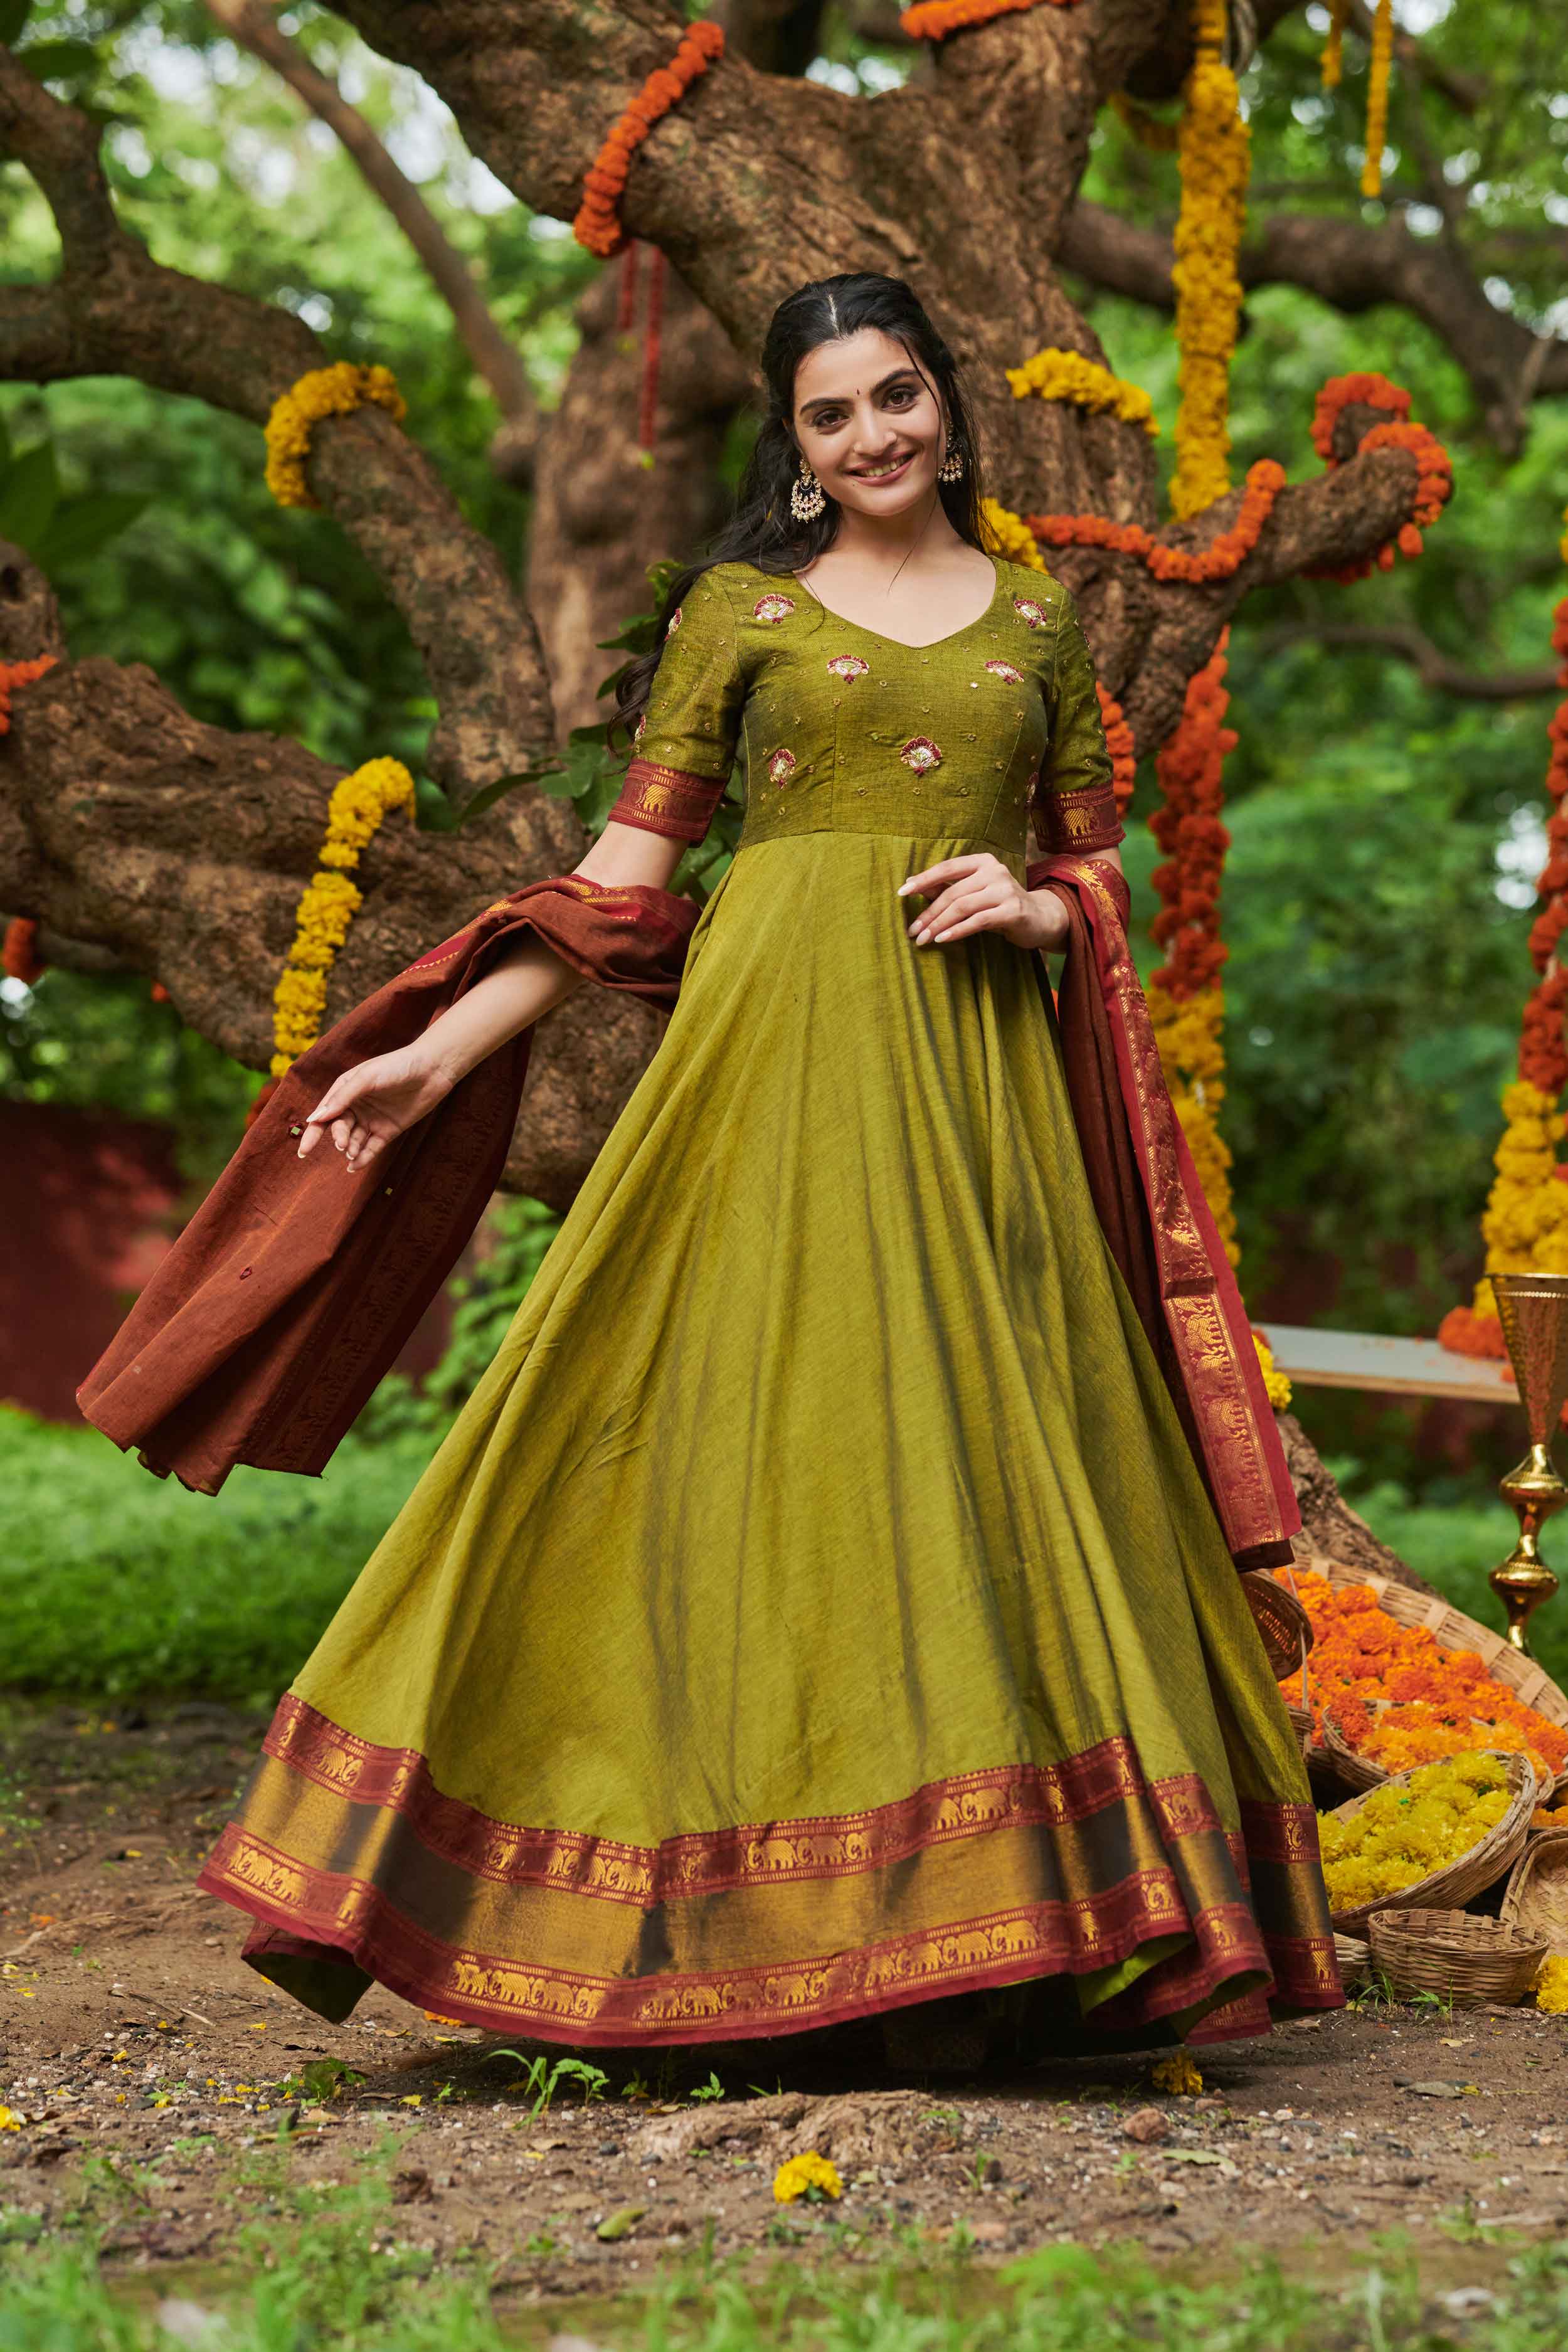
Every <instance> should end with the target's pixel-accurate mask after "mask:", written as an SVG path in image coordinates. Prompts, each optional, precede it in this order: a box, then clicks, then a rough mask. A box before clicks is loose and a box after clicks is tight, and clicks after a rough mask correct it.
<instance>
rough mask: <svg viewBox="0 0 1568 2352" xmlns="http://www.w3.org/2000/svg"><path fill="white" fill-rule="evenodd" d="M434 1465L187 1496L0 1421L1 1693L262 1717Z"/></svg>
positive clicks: (364, 1449)
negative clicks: (153, 1702) (200, 1707)
mask: <svg viewBox="0 0 1568 2352" xmlns="http://www.w3.org/2000/svg"><path fill="white" fill-rule="evenodd" d="M431 1450H432V1445H431V1441H430V1439H429V1438H428V1437H425V1436H418V1437H411V1438H408V1439H404V1440H400V1441H397V1442H395V1443H393V1444H386V1445H380V1446H375V1447H370V1446H365V1445H361V1444H357V1443H356V1442H355V1441H354V1440H353V1438H350V1439H347V1440H345V1441H344V1443H343V1444H342V1446H341V1447H340V1448H339V1450H338V1453H337V1454H336V1456H335V1457H334V1459H333V1461H332V1463H331V1466H330V1467H329V1469H328V1471H327V1474H326V1475H325V1477H323V1478H320V1479H315V1478H295V1477H286V1476H283V1475H280V1474H279V1473H277V1472H270V1471H260V1470H237V1471H235V1472H234V1474H233V1475H232V1476H231V1477H230V1478H229V1479H228V1480H227V1482H226V1485H225V1486H224V1488H223V1491H222V1493H221V1494H219V1495H217V1496H208V1495H192V1494H188V1493H187V1492H186V1491H185V1489H184V1487H183V1486H178V1485H177V1484H176V1483H175V1482H174V1480H173V1479H172V1478H171V1479H158V1478H153V1476H151V1475H149V1473H148V1472H147V1471H145V1470H143V1469H142V1467H141V1466H140V1465H139V1464H138V1463H137V1462H136V1460H135V1459H134V1457H133V1456H132V1455H129V1454H121V1453H120V1451H119V1450H118V1448H117V1447H115V1446H113V1445H111V1444H110V1442H109V1440H108V1439H107V1438H106V1437H103V1436H100V1433H98V1432H97V1431H96V1430H91V1429H86V1428H81V1429H71V1428H66V1427H62V1426H58V1425H57V1424H55V1423H47V1422H42V1421H38V1420H36V1419H34V1418H33V1416H32V1415H30V1414H27V1413H24V1412H16V1410H14V1409H13V1410H9V1411H0V1493H3V1494H4V1495H5V1517H6V1544H5V1551H4V1553H3V1554H0V1623H3V1624H4V1626H5V1675H4V1679H5V1685H6V1686H7V1687H8V1688H11V1689H13V1690H20V1691H36V1692H48V1693H58V1694H59V1695H60V1696H63V1697H69V1698H89V1697H101V1698H115V1699H121V1698H124V1697H127V1696H135V1695H137V1694H139V1693H148V1692H154V1691H156V1692H163V1693H168V1694H181V1693H194V1694H199V1695H200V1696H202V1697H204V1698H209V1699H212V1698H216V1699H231V1700H234V1701H235V1702H237V1704H240V1705H247V1706H269V1705H270V1704H271V1702H272V1701H273V1700H274V1699H275V1698H276V1697H277V1696H278V1694H279V1692H280V1691H281V1690H282V1689H283V1688H284V1686H285V1685H287V1684H288V1682H289V1680H290V1678H291V1677H292V1675H294V1674H295V1672H296V1671H297V1670H298V1668H299V1667H300V1664H302V1662H303V1660H304V1659H305V1657H306V1655H307V1654H308V1653H309V1652H310V1649H311V1647H312V1645H313V1644H314V1643H315V1641H316V1639H317V1637H318V1635H319V1634H320V1633H321V1629H322V1627H323V1626H324V1625H325V1623H326V1622H327V1620H328V1618H329V1617H330V1616H331V1613H332V1612H333V1610H334V1609H335V1608H336V1607H337V1605H338V1603H339V1601H341V1600H342V1596H343V1594H344V1593H345V1592H346V1591H348V1589H349V1586H350V1585H351V1584H352V1583H353V1580H354V1578H355V1577H356V1576H357V1575H358V1573H359V1571H360V1570H361V1569H362V1568H363V1565H364V1563H365V1561H366V1560H367V1559H369V1557H370V1555H371V1553H372V1552H373V1551H374V1549H375V1546H376V1545H377V1544H378V1543H379V1541H380V1540H381V1538H382V1536H383V1534H384V1532H385V1530H386V1528H387V1527H388V1526H389V1524H390V1523H391V1521H392V1519H393V1518H394V1517H395V1515H396V1513H397V1512H398V1510H399V1509H400V1508H401V1507H402V1505H403V1503H404V1501H405V1497H406V1496H407V1495H408V1493H409V1491H410V1489H411V1488H412V1487H413V1486H414V1484H415V1481H416V1479H417V1477H418V1475H419V1474H420V1472H421V1470H422V1469H423V1468H424V1466H425V1464H426V1461H427V1460H428V1458H429V1455H430V1453H431ZM0 2352H8V2347H5V2344H4V2340H3V2339H0Z"/></svg>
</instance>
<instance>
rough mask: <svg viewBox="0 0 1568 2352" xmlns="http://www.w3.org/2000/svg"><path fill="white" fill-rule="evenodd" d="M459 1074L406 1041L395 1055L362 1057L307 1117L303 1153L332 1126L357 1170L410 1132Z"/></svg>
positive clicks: (351, 1168)
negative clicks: (406, 1130) (398, 1138)
mask: <svg viewBox="0 0 1568 2352" xmlns="http://www.w3.org/2000/svg"><path fill="white" fill-rule="evenodd" d="M453 1084H454V1076H453V1073H452V1072H451V1071H449V1070H446V1069H443V1068H442V1067H441V1066H440V1064H439V1063H437V1062H436V1061H433V1060H432V1058H431V1056H430V1055H429V1052H428V1051H427V1050H426V1051H423V1052H422V1051H421V1050H420V1046H419V1045H403V1046H400V1047H399V1048H398V1050H397V1052H396V1053H395V1054H376V1055H373V1056H372V1057H371V1059H370V1060H369V1061H368V1062H356V1063H355V1064H354V1066H353V1069H351V1070H345V1071H344V1072H343V1074H342V1077H341V1078H334V1079H333V1081H332V1083H331V1086H330V1087H328V1088H327V1091H326V1093H325V1094H324V1095H323V1096H322V1097H321V1101H320V1102H319V1103H318V1104H317V1105H316V1108H315V1109H314V1110H313V1111H311V1112H310V1115H309V1117H308V1118H306V1120H305V1131H304V1133H303V1135H301V1137H300V1159H301V1160H303V1159H305V1158H306V1157H307V1155H308V1154H309V1153H310V1152H312V1151H314V1150H315V1148H316V1146H317V1144H318V1143H320V1141H321V1137H322V1134H323V1133H324V1132H327V1131H329V1130H330V1132H331V1139H332V1141H333V1142H334V1143H335V1144H336V1145H337V1147H338V1150H340V1151H341V1152H342V1155H343V1164H344V1166H345V1167H346V1168H347V1169H348V1170H349V1171H350V1173H351V1174H353V1171H355V1170H356V1169H360V1168H363V1167H364V1166H366V1165H367V1163H368V1162H369V1161H371V1160H374V1159H376V1158H377V1157H378V1156H379V1155H380V1154H381V1153H382V1152H383V1151H384V1150H385V1149H386V1147H387V1145H388V1144H389V1143H392V1142H395V1140H396V1139H397V1137H398V1136H400V1135H402V1134H403V1133H404V1131H405V1129H408V1128H411V1127H413V1126H414V1125H415V1123H416V1121H417V1120H419V1119H422V1118H424V1117H425V1116H426V1113H427V1112H429V1111H433V1110H434V1109H435V1108H436V1106H437V1103H439V1102H442V1101H444V1100H445V1099H446V1097H447V1095H449V1094H450V1093H451V1091H452V1087H453Z"/></svg>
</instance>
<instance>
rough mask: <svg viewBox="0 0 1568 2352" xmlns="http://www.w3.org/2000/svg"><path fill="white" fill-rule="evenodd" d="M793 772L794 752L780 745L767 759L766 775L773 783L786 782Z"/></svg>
mask: <svg viewBox="0 0 1568 2352" xmlns="http://www.w3.org/2000/svg"><path fill="white" fill-rule="evenodd" d="M794 773H795V753H794V752H793V751H786V750H785V749H784V747H783V746H782V745H781V746H780V748H779V750H778V751H775V752H774V753H773V758H772V759H771V760H770V761H768V776H769V779H770V781H771V782H773V783H775V784H787V783H788V782H789V780H790V778H791V777H792V776H793V775H794Z"/></svg>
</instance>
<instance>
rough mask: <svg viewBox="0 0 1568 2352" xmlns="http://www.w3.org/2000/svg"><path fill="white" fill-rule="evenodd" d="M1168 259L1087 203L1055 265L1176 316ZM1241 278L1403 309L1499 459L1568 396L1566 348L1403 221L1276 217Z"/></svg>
mask: <svg viewBox="0 0 1568 2352" xmlns="http://www.w3.org/2000/svg"><path fill="white" fill-rule="evenodd" d="M1057 258H1058V261H1059V262H1060V264H1061V266H1062V267H1063V268H1065V269H1070V270H1074V271H1076V272H1077V273H1078V275H1079V277H1082V278H1088V279H1089V282H1090V283H1091V284H1092V285H1096V286H1102V287H1104V288H1105V289H1107V290H1108V291H1109V292H1111V293H1116V294H1124V295H1128V296H1130V297H1131V299H1133V300H1134V301H1139V302H1147V303H1149V304H1151V305H1152V307H1153V308H1155V309H1157V310H1166V311H1169V310H1173V309H1174V307H1175V297H1174V294H1173V290H1172V285H1171V268H1172V261H1173V254H1172V248H1171V240H1170V237H1169V236H1168V235H1166V234H1165V233H1164V232H1163V230H1160V229H1155V228H1144V227H1141V226H1137V225H1136V224H1134V223H1132V222H1129V221H1123V220H1121V219H1119V218H1118V216H1117V215H1115V214H1114V213H1112V212H1109V211H1108V210H1107V209H1106V208H1105V206H1104V205H1091V204H1083V203H1079V204H1077V205H1074V207H1073V209H1072V212H1071V214H1070V215H1069V216H1068V221H1067V225H1066V229H1065V232H1064V235H1063V236H1062V240H1061V243H1060V246H1059V247H1058V255H1057ZM1238 274H1239V276H1240V278H1241V282H1242V284H1243V286H1245V287H1247V288H1248V289H1252V288H1256V287H1259V286H1274V285H1283V286H1297V287H1300V289H1301V290H1302V291H1303V292H1304V293H1308V294H1315V295H1316V296H1317V297H1318V298H1319V299H1320V300H1321V301H1324V302H1327V303H1330V304H1331V305H1332V307H1333V308H1334V309H1335V310H1342V311H1345V312H1346V313H1348V314H1350V315H1352V316H1354V315H1355V314H1356V313H1358V312H1360V311H1363V310H1373V309H1375V308H1376V307H1377V306H1378V305H1379V304H1380V303H1384V302H1397V303H1400V304H1402V305H1403V306H1404V307H1405V309H1406V310H1411V311H1413V312H1414V313H1415V316H1416V317H1417V318H1418V319H1421V320H1424V321H1425V322H1426V325H1427V326H1429V327H1430V328H1431V329H1432V331H1434V333H1435V334H1436V335H1437V336H1439V337H1440V338H1441V340H1442V341H1443V342H1444V343H1445V344H1446V345H1447V349H1448V350H1449V351H1450V352H1452V354H1453V356H1454V358H1455V359H1456V360H1457V361H1458V364H1459V365H1460V366H1461V367H1462V368H1463V369H1464V371H1465V373H1466V374H1467V375H1468V378H1469V381H1470V383H1471V384H1472V386H1473V387H1474V390H1475V393H1476V396H1477V398H1478V399H1479V401H1480V403H1481V404H1482V407H1483V408H1484V410H1485V412H1486V416H1487V424H1488V428H1489V431H1490V432H1491V433H1492V434H1493V435H1494V436H1495V437H1496V438H1497V439H1498V440H1499V442H1500V445H1501V446H1503V447H1505V448H1513V447H1516V446H1518V442H1519V437H1520V433H1521V418H1522V414H1523V411H1524V409H1525V408H1526V407H1527V406H1528V404H1529V403H1530V401H1531V400H1532V399H1538V398H1542V397H1544V396H1546V395H1548V394H1560V393H1564V392H1568V341H1563V339H1562V338H1561V337H1552V336H1545V337H1543V336H1539V335H1537V334H1536V333H1535V332H1534V331H1532V330H1531V328H1529V327H1527V326H1524V325H1522V324H1521V322H1520V320H1517V319H1510V317H1509V316H1508V315H1507V313H1506V312H1505V311H1502V310H1498V309H1496V308H1495V306H1494V305H1493V304H1492V303H1491V302H1490V301H1489V299H1487V296H1486V294H1485V292H1484V291H1483V290H1482V289H1481V287H1480V286H1479V284H1478V283H1477V281H1476V279H1475V278H1474V277H1473V275H1472V274H1471V272H1470V269H1469V267H1468V263H1466V262H1465V261H1464V260H1463V259H1462V257H1458V256H1457V255H1456V254H1455V253H1454V252H1453V250H1452V248H1451V247H1450V245H1449V243H1448V242H1447V240H1443V241H1441V242H1438V241H1435V240H1428V239H1425V238H1420V237H1415V236H1412V235H1411V233H1410V231H1409V229H1408V228H1406V226H1405V223H1404V222H1403V221H1402V220H1400V219H1397V218H1396V219H1391V220H1387V221H1384V222H1383V223H1382V224H1381V225H1378V226H1369V225H1368V224H1367V223H1365V222H1363V221H1353V220H1336V219H1334V218H1332V217H1331V216H1330V215H1327V214H1304V213H1300V214H1290V213H1281V214H1278V215H1275V217H1274V218H1273V219H1271V220H1268V221H1264V222H1262V223H1261V224H1260V225H1259V226H1258V227H1257V228H1256V229H1255V230H1254V232H1253V234H1252V235H1251V236H1249V237H1248V238H1247V243H1246V244H1245V245H1244V246H1243V247H1242V251H1241V257H1240V264H1239V271H1238Z"/></svg>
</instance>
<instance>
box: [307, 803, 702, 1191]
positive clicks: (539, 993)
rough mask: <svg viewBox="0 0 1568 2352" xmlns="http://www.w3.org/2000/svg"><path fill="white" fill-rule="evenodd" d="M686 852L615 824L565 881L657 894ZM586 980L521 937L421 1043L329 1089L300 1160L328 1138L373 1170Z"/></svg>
mask: <svg viewBox="0 0 1568 2352" xmlns="http://www.w3.org/2000/svg"><path fill="white" fill-rule="evenodd" d="M685 847H686V844H685V843H684V841H671V840H668V839H667V838H666V836H665V835H662V834H657V833H648V832H645V831H643V830H642V829H641V828H640V827H637V826H635V825H629V824H615V823H614V822H612V823H610V824H606V825H605V830H604V832H603V833H602V834H601V835H600V836H599V838H598V840H597V841H595V844H594V845H593V847H592V848H591V849H590V850H589V851H588V853H587V855H586V856H584V857H583V858H581V859H579V861H578V863H577V864H576V866H574V867H573V869H572V871H573V872H574V874H581V875H582V876H583V877H584V879H585V880H587V881H590V882H600V883H604V884H605V885H607V886H608V887H611V888H615V889H626V888H628V887H632V886H633V885H635V884H637V883H642V884H644V885H646V886H647V887H650V888H652V889H655V890H663V889H665V888H667V887H668V884H669V880H670V877H671V876H672V875H673V874H674V872H675V869H676V866H678V865H679V861H680V856H681V853H682V851H683V850H684V849H685ZM583 977H584V975H583V974H582V973H581V972H579V971H574V970H573V969H572V967H571V965H570V964H568V963H566V962H564V961H563V960H562V958H561V957H560V956H558V955H557V954H556V952H555V950H554V949H553V948H552V947H550V946H548V945H547V944H546V943H545V941H544V940H541V939H534V938H531V937H530V936H529V935H528V934H527V933H525V932H524V933H520V934H519V935H518V937H517V938H516V939H515V940H512V941H511V942H510V943H509V944H508V945H506V946H504V947H502V948H501V949H500V950H499V952H498V954H497V956H496V960H495V962H494V965H493V966H492V968H491V970H490V971H487V972H486V974H485V976H484V978H483V979H482V980H478V981H476V982H474V985H473V986H472V988H470V989H468V990H467V991H466V992H464V994H463V995H461V996H460V997H459V998H458V1001H457V1003H455V1004H450V1005H448V1006H447V1010H446V1012H445V1013H438V1014H437V1017H436V1019H435V1020H434V1021H432V1022H431V1024H430V1026H429V1027H428V1029H426V1032H425V1034H424V1035H423V1036H421V1037H416V1039H415V1040H414V1042H413V1043H412V1045H405V1046H403V1047H401V1048H400V1049H399V1051H398V1052H396V1053H395V1054H378V1055H374V1056H373V1058H372V1059H371V1060H369V1061H365V1062H359V1063H356V1065H355V1066H354V1067H353V1069H352V1070H345V1071H344V1072H343V1074H342V1077H341V1078H338V1079H337V1080H336V1081H335V1082H334V1083H333V1084H332V1085H331V1086H330V1087H328V1089H327V1091H326V1093H325V1094H324V1095H323V1096H322V1097H321V1101H320V1102H319V1103H318V1104H317V1105H316V1108H314V1110H312V1111H311V1112H310V1114H309V1116H308V1117H307V1118H306V1120H305V1123H304V1127H305V1131H304V1133H303V1135H302V1136H301V1137H300V1159H301V1160H303V1159H305V1158H306V1157H307V1156H308V1155H309V1154H310V1152H312V1151H313V1150H315V1148H316V1146H317V1144H318V1143H319V1142H320V1141H321V1136H322V1134H323V1132H326V1131H330V1132H331V1139H332V1141H333V1142H334V1143H335V1144H336V1146H337V1148H338V1150H340V1151H341V1152H342V1154H343V1156H344V1160H345V1163H346V1165H347V1166H348V1167H349V1168H351V1169H354V1168H358V1167H360V1166H361V1165H362V1164H363V1163H364V1162H365V1161H368V1160H374V1159H375V1158H376V1157H377V1156H378V1154H379V1153H381V1152H383V1151H384V1150H385V1149H386V1146H387V1145H388V1144H389V1143H390V1142H392V1141H393V1140H394V1139H395V1137H397V1136H399V1135H401V1134H402V1133H403V1131H404V1129H405V1128H409V1127H412V1126H413V1125H414V1123H415V1121H416V1119H420V1118H424V1117H425V1116H426V1113H427V1112H429V1111H432V1110H434V1109H435V1108H436V1106H437V1103H439V1102H441V1101H443V1100H444V1099H445V1097H447V1095H448V1094H450V1092H451V1090H452V1088H453V1087H455V1086H456V1085H457V1084H458V1080H459V1079H461V1078H465V1077H467V1076H468V1072H469V1071H470V1070H471V1069H473V1068H474V1067H475V1066H477V1065H478V1064H479V1063H480V1062H482V1061H483V1060H484V1059H485V1057H486V1055H489V1054H493V1053H494V1052H495V1051H496V1048H497V1047H498V1046H499V1045H505V1043H506V1041H507V1039H508V1038H509V1037H515V1036H516V1035H517V1034H518V1031H519V1030H520V1029H527V1028H529V1027H531V1024H533V1023H534V1022H535V1021H539V1020H542V1018H543V1016H544V1014H545V1013H551V1012H553V1010H554V1009H555V1007H556V1005H558V1004H561V1003H564V1002H565V1000H566V998H567V997H569V996H570V995H571V994H572V992H573V991H574V989H575V988H577V987H578V986H579V985H580V983H581V982H582V980H583Z"/></svg>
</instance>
